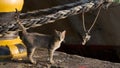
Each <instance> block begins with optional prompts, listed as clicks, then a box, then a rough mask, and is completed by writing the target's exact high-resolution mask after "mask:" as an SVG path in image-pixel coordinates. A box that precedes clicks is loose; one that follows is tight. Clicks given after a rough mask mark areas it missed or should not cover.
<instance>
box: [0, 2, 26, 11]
mask: <svg viewBox="0 0 120 68" xmlns="http://www.w3.org/2000/svg"><path fill="white" fill-rule="evenodd" d="M23 4H24V0H0V12H15V11H16V10H15V9H17V10H18V11H21V10H22V7H23Z"/></svg>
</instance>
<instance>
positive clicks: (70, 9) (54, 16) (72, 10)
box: [0, 1, 103, 33]
mask: <svg viewBox="0 0 120 68" xmlns="http://www.w3.org/2000/svg"><path fill="white" fill-rule="evenodd" d="M100 4H103V2H101V1H100V3H99V1H97V2H96V1H95V2H94V1H92V2H88V3H81V2H75V3H71V4H66V5H63V6H62V5H61V6H57V7H53V8H48V9H43V10H39V11H35V12H31V13H21V14H20V20H21V22H22V24H23V25H24V26H25V27H26V28H27V29H29V28H30V27H37V26H42V25H44V24H48V23H52V22H55V21H56V20H59V19H64V18H66V17H68V16H71V15H76V14H79V13H82V12H88V11H89V10H92V9H95V8H96V7H98V6H99V5H100ZM40 13H43V14H44V13H46V14H47V15H40ZM29 15H30V16H32V17H33V18H32V19H31V18H27V17H29ZM36 15H37V16H36ZM17 29H18V25H17V24H16V23H13V24H10V25H8V24H7V25H6V26H3V25H0V33H2V32H7V31H16V30H17Z"/></svg>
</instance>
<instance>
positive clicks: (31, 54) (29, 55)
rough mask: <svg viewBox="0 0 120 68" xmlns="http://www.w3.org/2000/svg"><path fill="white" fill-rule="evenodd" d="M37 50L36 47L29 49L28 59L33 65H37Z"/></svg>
mask: <svg viewBox="0 0 120 68" xmlns="http://www.w3.org/2000/svg"><path fill="white" fill-rule="evenodd" d="M35 49H36V47H31V48H28V58H29V60H30V62H31V63H33V64H36V60H34V59H33V55H34V52H35Z"/></svg>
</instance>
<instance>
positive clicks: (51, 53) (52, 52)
mask: <svg viewBox="0 0 120 68" xmlns="http://www.w3.org/2000/svg"><path fill="white" fill-rule="evenodd" d="M48 51H49V62H50V63H51V64H54V60H53V55H54V52H55V50H53V49H50V50H48Z"/></svg>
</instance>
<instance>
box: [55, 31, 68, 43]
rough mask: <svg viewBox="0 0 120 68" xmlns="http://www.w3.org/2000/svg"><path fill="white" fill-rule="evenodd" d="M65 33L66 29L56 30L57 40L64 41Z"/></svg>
mask: <svg viewBox="0 0 120 68" xmlns="http://www.w3.org/2000/svg"><path fill="white" fill-rule="evenodd" d="M65 34H66V31H65V30H64V31H62V32H60V31H57V30H55V39H56V40H57V41H61V42H62V41H64V39H65Z"/></svg>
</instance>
